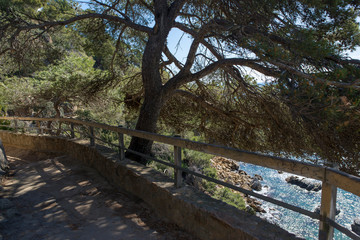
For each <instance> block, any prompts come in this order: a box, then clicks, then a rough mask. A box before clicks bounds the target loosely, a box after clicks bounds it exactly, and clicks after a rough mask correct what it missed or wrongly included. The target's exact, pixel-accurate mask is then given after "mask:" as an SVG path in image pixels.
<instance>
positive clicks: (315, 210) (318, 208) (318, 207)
mask: <svg viewBox="0 0 360 240" xmlns="http://www.w3.org/2000/svg"><path fill="white" fill-rule="evenodd" d="M314 212H316V213H318V214H320V205H319V206H317V207H316V208H315V209H314ZM339 213H340V210H339V209H336V213H335V215H339Z"/></svg>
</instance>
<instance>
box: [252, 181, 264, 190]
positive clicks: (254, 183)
mask: <svg viewBox="0 0 360 240" xmlns="http://www.w3.org/2000/svg"><path fill="white" fill-rule="evenodd" d="M250 187H251V189H254V190H255V191H261V189H262V185H261V183H260V181H259V180H258V179H257V178H254V179H253V181H252V182H251V185H250Z"/></svg>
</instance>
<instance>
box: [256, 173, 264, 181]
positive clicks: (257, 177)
mask: <svg viewBox="0 0 360 240" xmlns="http://www.w3.org/2000/svg"><path fill="white" fill-rule="evenodd" d="M254 179H257V180H259V181H262V180H264V179H263V177H262V176H260V175H259V174H254Z"/></svg>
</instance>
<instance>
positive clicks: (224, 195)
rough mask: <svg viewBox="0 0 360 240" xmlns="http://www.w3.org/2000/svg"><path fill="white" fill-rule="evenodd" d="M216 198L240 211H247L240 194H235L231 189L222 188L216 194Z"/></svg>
mask: <svg viewBox="0 0 360 240" xmlns="http://www.w3.org/2000/svg"><path fill="white" fill-rule="evenodd" d="M214 198H216V199H218V200H221V201H223V202H226V203H227V204H229V205H232V206H234V207H236V208H239V209H240V210H245V209H246V206H245V201H244V198H243V197H242V196H241V194H240V193H234V192H232V191H231V190H230V189H229V188H220V189H218V190H217V191H216V192H215V195H214Z"/></svg>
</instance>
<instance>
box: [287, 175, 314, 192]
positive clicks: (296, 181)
mask: <svg viewBox="0 0 360 240" xmlns="http://www.w3.org/2000/svg"><path fill="white" fill-rule="evenodd" d="M285 180H286V182H288V183H290V184H293V185H296V186H299V187H301V188H305V189H306V190H308V191H315V192H318V191H320V190H321V183H320V182H314V181H311V180H309V179H306V178H299V177H297V176H290V177H288V178H286V179H285Z"/></svg>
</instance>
